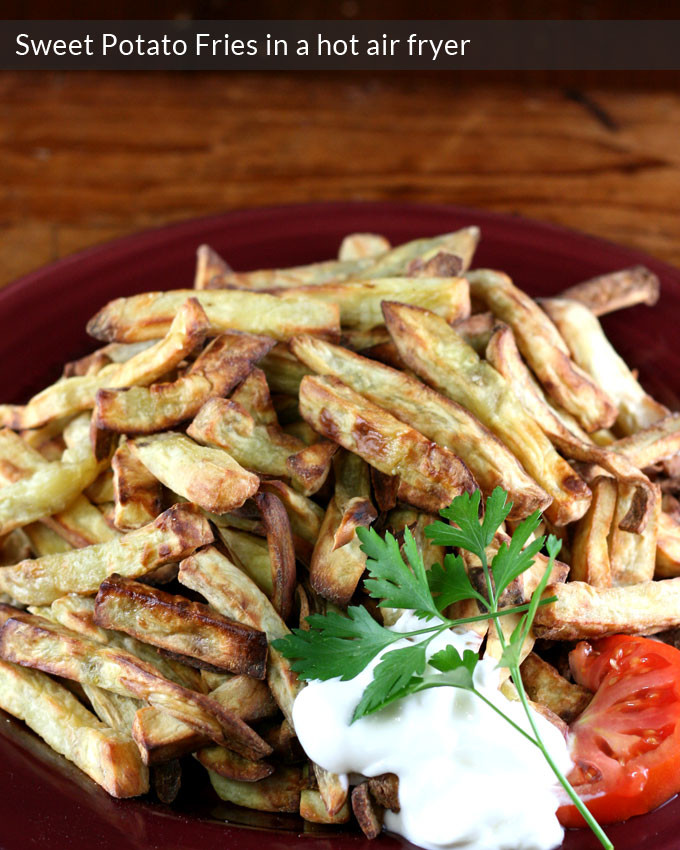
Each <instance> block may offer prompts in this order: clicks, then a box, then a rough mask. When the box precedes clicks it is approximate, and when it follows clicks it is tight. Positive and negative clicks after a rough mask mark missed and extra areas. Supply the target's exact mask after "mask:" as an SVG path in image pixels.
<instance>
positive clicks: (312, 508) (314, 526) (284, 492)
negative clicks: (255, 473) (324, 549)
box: [260, 481, 324, 543]
mask: <svg viewBox="0 0 680 850" xmlns="http://www.w3.org/2000/svg"><path fill="white" fill-rule="evenodd" d="M260 490H263V491H264V492H265V493H273V494H274V495H275V496H278V498H279V499H280V500H281V502H282V503H283V506H284V508H285V509H286V511H287V513H288V519H289V520H290V527H291V530H292V532H293V535H297V536H298V537H301V538H302V539H303V540H305V541H306V542H307V543H315V542H316V539H317V538H318V536H319V531H320V529H321V523H322V521H323V517H324V512H323V508H321V507H319V505H317V504H316V502H313V501H312V500H311V499H308V498H307V497H306V496H303V495H302V494H301V493H298V492H297V491H295V490H293V488H292V487H289V486H288V485H287V484H285V483H284V482H283V481H262V482H260Z"/></svg>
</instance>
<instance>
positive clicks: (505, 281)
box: [468, 271, 617, 431]
mask: <svg viewBox="0 0 680 850" xmlns="http://www.w3.org/2000/svg"><path fill="white" fill-rule="evenodd" d="M468 280H469V282H470V291H471V292H472V294H473V295H475V296H478V297H480V298H482V299H483V300H484V301H485V303H486V304H487V306H488V307H489V308H490V309H491V310H492V312H493V313H494V315H496V316H497V317H498V318H499V319H502V320H503V321H504V322H507V324H509V325H510V326H511V327H512V329H513V331H514V334H515V338H516V339H517V345H518V347H519V350H520V351H521V352H522V354H523V355H524V357H525V358H526V359H527V361H528V363H529V365H530V366H531V368H532V370H533V371H534V372H535V374H536V376H537V377H538V379H539V381H541V383H542V384H543V387H544V388H545V390H546V392H547V393H548V394H549V395H550V396H551V397H552V398H553V399H554V400H555V401H556V402H557V404H559V405H560V406H561V407H563V408H564V409H565V410H567V411H568V412H569V413H571V414H572V415H573V416H575V417H576V419H577V420H578V422H579V423H580V424H581V426H582V427H583V428H585V430H586V431H595V430H596V429H598V428H608V427H609V426H610V425H611V424H612V423H613V422H614V420H615V419H616V416H617V409H616V406H615V404H614V402H613V401H612V400H611V399H610V398H609V397H608V395H607V394H606V393H605V392H604V390H603V389H602V388H601V387H602V386H608V384H606V383H605V384H603V383H602V382H600V385H599V386H598V385H597V384H596V383H595V382H594V381H593V380H592V378H591V377H590V375H589V374H587V372H586V371H583V370H582V369H581V368H579V366H577V365H576V363H574V362H573V361H572V360H571V358H570V357H569V352H568V349H567V347H566V345H565V344H564V342H563V340H562V339H561V337H560V335H559V333H558V331H557V329H556V328H555V326H554V325H553V324H552V322H551V321H550V319H549V318H548V317H547V316H546V315H545V313H544V312H543V311H542V310H541V308H540V307H539V306H538V305H537V304H536V302H535V301H533V299H531V298H529V296H528V295H526V294H525V293H524V292H522V290H521V289H518V288H517V287H516V286H515V285H514V284H513V283H512V281H511V280H510V278H509V277H508V276H507V275H504V274H501V273H499V272H491V271H474V272H470V273H469V274H468ZM571 303H574V302H571Z"/></svg>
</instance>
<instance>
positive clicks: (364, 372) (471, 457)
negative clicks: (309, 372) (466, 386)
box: [291, 337, 549, 519]
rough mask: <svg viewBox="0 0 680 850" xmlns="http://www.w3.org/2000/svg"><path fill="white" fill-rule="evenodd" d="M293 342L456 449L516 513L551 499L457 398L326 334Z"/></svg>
mask: <svg viewBox="0 0 680 850" xmlns="http://www.w3.org/2000/svg"><path fill="white" fill-rule="evenodd" d="M291 346H292V348H293V351H294V352H295V354H296V355H297V357H298V358H299V359H300V360H302V362H303V363H306V364H307V365H308V366H309V367H310V368H312V369H313V370H314V371H315V372H318V373H319V374H322V375H334V376H335V377H336V378H339V379H340V380H341V381H344V383H346V384H347V385H348V386H349V387H351V388H352V389H353V390H355V391H356V392H358V393H361V395H363V396H365V397H366V398H368V399H369V400H370V401H372V402H373V403H374V404H378V405H380V406H381V407H383V408H384V409H385V410H387V411H389V412H390V413H392V414H393V415H394V416H396V417H397V418H398V419H401V420H402V422H406V423H407V424H408V425H410V426H411V427H413V428H415V429H416V430H418V431H420V432H421V433H422V434H424V436H426V437H427V438H428V439H430V440H433V441H434V442H436V443H438V444H439V445H441V446H444V447H445V448H448V449H451V451H453V452H455V453H456V454H457V455H458V456H459V457H460V458H461V459H462V460H463V461H464V463H465V464H466V465H467V466H468V467H469V468H470V471H471V472H472V474H473V475H474V477H475V480H476V481H478V482H479V485H480V487H481V488H482V490H483V491H484V493H485V495H487V496H488V495H489V494H490V493H491V492H492V491H493V489H494V488H495V487H497V486H500V487H503V489H505V490H506V491H507V492H508V494H509V498H510V500H511V501H512V502H513V511H512V514H511V516H512V518H516V519H521V518H523V517H525V516H528V515H529V514H530V513H532V511H534V510H536V509H537V508H541V507H545V506H546V505H547V504H548V501H549V496H548V495H547V493H545V491H543V490H542V489H541V488H540V487H539V486H538V485H537V484H536V483H535V482H534V481H532V479H531V478H529V476H528V475H527V474H526V473H525V472H524V470H523V469H522V467H521V465H520V464H519V463H518V461H517V460H516V458H515V457H514V456H513V455H512V454H511V453H510V452H509V451H508V449H507V448H506V447H505V446H504V445H503V443H501V441H500V440H499V439H498V438H497V437H496V436H494V434H492V433H491V431H489V430H488V429H487V428H485V427H484V425H482V424H481V423H480V422H479V421H478V420H477V419H476V418H475V417H474V416H473V415H472V414H471V413H469V412H468V411H467V410H466V409H465V408H464V407H462V406H461V405H459V404H457V403H456V402H455V401H452V400H451V399H448V398H446V397H444V396H442V395H440V394H439V393H437V392H435V391H434V390H432V389H430V388H429V387H426V386H425V385H424V384H422V383H421V382H420V381H418V380H417V379H415V378H412V377H410V376H408V375H405V374H403V373H401V372H397V371H396V370H394V369H391V368H390V367H388V366H383V365H380V364H378V363H375V362H373V361H371V360H368V359H367V358H365V357H360V356H359V355H357V354H353V353H351V352H349V351H347V350H346V349H343V348H340V347H338V346H335V345H330V344H328V343H325V342H323V341H321V340H315V339H313V338H312V337H297V338H296V339H294V340H293V341H292V343H291Z"/></svg>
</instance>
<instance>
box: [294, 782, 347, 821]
mask: <svg viewBox="0 0 680 850" xmlns="http://www.w3.org/2000/svg"><path fill="white" fill-rule="evenodd" d="M300 817H301V818H302V819H303V820H306V821H309V822H310V823H332V824H341V823H347V822H348V821H349V819H350V809H349V805H348V803H347V800H345V802H344V804H343V805H342V807H341V809H340V810H339V811H338V812H336V814H334V815H331V814H330V813H329V811H328V809H327V808H326V804H325V803H324V801H323V797H322V796H321V794H320V793H319V792H318V791H315V790H314V789H312V788H305V789H304V790H303V791H302V793H301V794H300Z"/></svg>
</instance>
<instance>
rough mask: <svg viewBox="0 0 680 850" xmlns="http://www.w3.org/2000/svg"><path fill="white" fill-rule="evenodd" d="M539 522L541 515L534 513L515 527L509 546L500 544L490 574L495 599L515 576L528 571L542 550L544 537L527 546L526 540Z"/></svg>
mask: <svg viewBox="0 0 680 850" xmlns="http://www.w3.org/2000/svg"><path fill="white" fill-rule="evenodd" d="M540 521H541V514H540V512H539V511H535V512H534V513H533V514H531V516H528V517H527V518H526V519H525V520H523V521H522V522H521V523H520V524H519V525H518V526H517V528H516V529H515V532H514V534H513V535H512V538H511V539H510V543H509V544H508V543H505V542H503V543H501V546H500V548H499V550H498V552H497V553H496V555H495V556H494V559H493V561H492V562H491V572H492V574H493V580H494V585H495V587H496V596H497V597H500V595H501V593H503V591H504V590H505V588H506V587H507V586H508V585H509V584H510V583H511V582H512V581H513V580H514V579H516V578H517V576H519V575H521V574H522V573H523V572H525V571H526V570H528V569H529V567H530V566H531V565H532V564H533V562H534V558H535V557H536V555H537V554H538V553H539V552H540V551H541V549H542V548H543V544H544V542H545V537H538V538H537V539H536V540H532V541H531V543H529V545H527V540H528V539H529V537H530V536H531V535H532V534H533V533H534V531H536V529H537V528H538V524H539V522H540ZM525 547H526V548H525Z"/></svg>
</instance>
